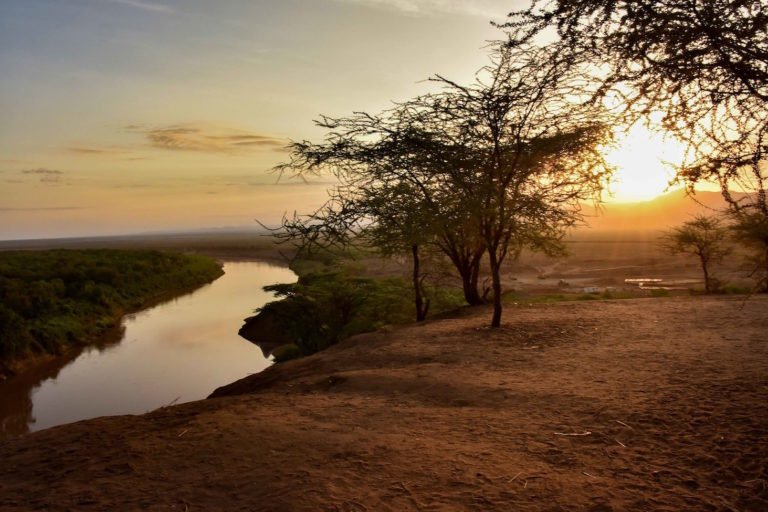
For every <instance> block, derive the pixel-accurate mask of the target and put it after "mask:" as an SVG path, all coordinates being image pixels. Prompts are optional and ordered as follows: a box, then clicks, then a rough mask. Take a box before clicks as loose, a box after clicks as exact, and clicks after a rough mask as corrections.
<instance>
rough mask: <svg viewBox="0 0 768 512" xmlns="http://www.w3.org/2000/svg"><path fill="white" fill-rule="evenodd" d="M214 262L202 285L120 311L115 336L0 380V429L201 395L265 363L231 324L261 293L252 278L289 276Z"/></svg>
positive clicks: (262, 281)
mask: <svg viewBox="0 0 768 512" xmlns="http://www.w3.org/2000/svg"><path fill="white" fill-rule="evenodd" d="M224 270H225V272H226V273H225V275H224V276H222V277H221V278H219V279H218V280H217V281H215V282H214V283H212V284H211V285H208V286H205V287H204V288H201V289H199V290H197V291H196V292H194V293H192V294H189V295H186V296H184V297H181V298H179V299H175V300H173V301H170V302H167V303H164V304H161V305H159V306H156V307H154V308H151V309H149V310H146V311H143V312H140V313H137V314H134V315H130V316H129V317H126V318H125V319H124V321H123V325H124V328H125V333H124V336H123V337H122V340H121V341H120V342H119V343H116V344H113V345H109V346H108V347H107V346H105V347H103V349H102V350H99V349H95V348H94V349H88V350H85V351H83V352H82V353H81V354H79V357H78V354H72V355H70V356H69V357H68V358H63V359H61V360H58V361H55V362H52V363H51V364H49V365H46V366H45V367H43V368H39V369H36V370H35V371H33V372H29V374H26V375H20V376H17V377H14V378H13V379H9V380H8V381H7V382H4V383H0V437H1V436H2V435H3V433H5V434H6V435H14V434H20V433H24V432H26V431H27V430H28V429H29V430H40V429H44V428H48V427H51V426H54V425H58V424H62V423H69V422H72V421H78V420H81V419H86V418H92V417H96V416H106V415H116V414H140V413H144V412H146V411H150V410H152V409H156V408H157V407H161V406H163V405H168V404H169V403H171V402H173V401H174V400H176V399H178V401H177V403H178V402H188V401H191V400H198V399H202V398H205V397H206V396H208V395H209V394H210V393H211V392H212V391H213V390H214V389H215V388H217V387H219V386H221V385H224V384H227V383H229V382H232V381H234V380H236V379H239V378H241V377H244V376H246V375H247V374H249V373H254V372H258V371H261V370H263V369H264V368H266V367H267V366H268V365H269V364H270V363H269V361H267V360H266V359H265V358H264V356H263V354H262V352H261V350H260V349H259V347H257V346H255V345H252V344H251V343H249V342H247V341H245V340H244V339H242V338H241V337H239V336H238V334H237V331H238V329H239V328H240V326H241V325H242V322H243V319H244V318H246V317H248V316H251V315H252V314H253V310H254V309H255V308H257V307H259V306H261V305H263V304H264V303H265V302H267V301H269V300H270V299H271V295H270V294H267V293H265V292H263V291H262V289H261V287H262V286H264V285H267V284H273V283H279V282H293V281H295V276H294V275H293V273H292V272H291V271H290V270H288V269H285V268H280V267H275V266H272V265H268V264H264V263H255V262H238V263H227V264H225V266H224ZM40 383H42V384H40Z"/></svg>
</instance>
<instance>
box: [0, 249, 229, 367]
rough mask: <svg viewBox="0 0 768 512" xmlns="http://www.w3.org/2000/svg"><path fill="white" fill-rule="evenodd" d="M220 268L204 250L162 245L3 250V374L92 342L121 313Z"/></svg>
mask: <svg viewBox="0 0 768 512" xmlns="http://www.w3.org/2000/svg"><path fill="white" fill-rule="evenodd" d="M221 274H222V270H221V267H220V266H219V264H218V263H217V262H216V261H215V260H213V259H211V258H209V257H206V256H198V255H184V254H172V253H165V252H159V251H138V250H130V251H128V250H124V251H117V250H107V249H99V250H61V249H59V250H50V251H11V252H0V374H1V373H2V372H3V369H4V367H5V371H6V372H7V371H8V370H9V369H10V368H11V367H12V366H13V364H14V363H15V362H18V361H19V360H22V359H24V358H26V357H29V356H34V355H40V354H58V353H61V352H62V351H64V350H65V349H66V348H67V347H69V346H72V345H77V344H84V343H87V342H90V341H93V339H94V338H95V337H97V336H99V335H100V334H102V333H104V332H105V331H107V330H108V329H110V328H112V327H114V326H115V325H116V324H117V323H118V322H119V319H120V317H121V316H122V315H123V314H124V313H126V312H129V311H135V310H138V309H141V308H142V307H144V306H146V305H148V304H150V303H152V302H155V301H158V300H162V299H166V298H171V297H173V296H175V295H177V294H178V293H181V292H184V291H187V290H191V289H194V288H196V287H198V286H200V285H202V284H205V283H207V282H210V281H213V280H214V279H216V278H217V277H219V276H220V275H221Z"/></svg>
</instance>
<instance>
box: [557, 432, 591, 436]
mask: <svg viewBox="0 0 768 512" xmlns="http://www.w3.org/2000/svg"><path fill="white" fill-rule="evenodd" d="M555 435H556V436H577V437H581V436H591V435H592V432H582V433H581V434H578V433H573V434H568V433H564V432H555Z"/></svg>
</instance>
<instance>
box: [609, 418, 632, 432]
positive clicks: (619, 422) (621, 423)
mask: <svg viewBox="0 0 768 512" xmlns="http://www.w3.org/2000/svg"><path fill="white" fill-rule="evenodd" d="M613 421H615V422H616V423H618V424H619V425H624V426H625V427H627V428H631V429H632V430H635V429H634V428H632V427H630V426H629V425H627V424H626V423H624V422H623V421H621V420H613Z"/></svg>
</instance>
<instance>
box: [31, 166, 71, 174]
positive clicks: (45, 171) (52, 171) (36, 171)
mask: <svg viewBox="0 0 768 512" xmlns="http://www.w3.org/2000/svg"><path fill="white" fill-rule="evenodd" d="M21 174H44V175H60V174H64V173H63V172H61V171H57V170H56V169H45V168H43V167H40V168H38V169H25V170H23V171H21Z"/></svg>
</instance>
